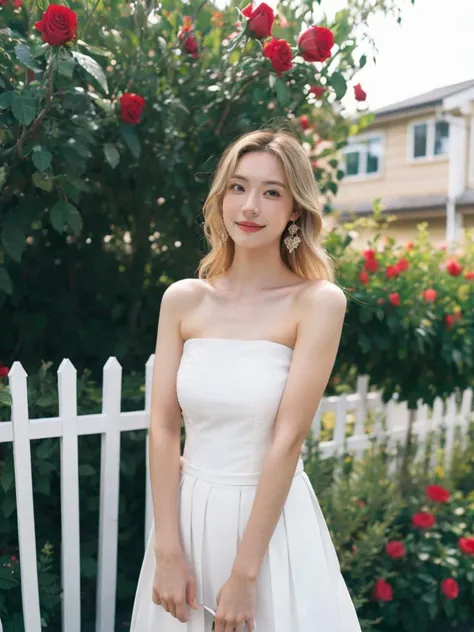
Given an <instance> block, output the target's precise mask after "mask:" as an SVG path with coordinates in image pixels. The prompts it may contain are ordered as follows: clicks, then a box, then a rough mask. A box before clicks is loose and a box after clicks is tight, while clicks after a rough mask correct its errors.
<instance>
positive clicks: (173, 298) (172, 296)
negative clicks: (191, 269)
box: [161, 279, 206, 312]
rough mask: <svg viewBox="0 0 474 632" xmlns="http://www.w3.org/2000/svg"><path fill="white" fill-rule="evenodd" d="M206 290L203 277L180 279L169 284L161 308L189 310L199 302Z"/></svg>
mask: <svg viewBox="0 0 474 632" xmlns="http://www.w3.org/2000/svg"><path fill="white" fill-rule="evenodd" d="M205 292H206V285H205V283H204V282H203V281H202V280H201V279H180V280H179V281H175V282H174V283H172V284H171V285H169V286H168V287H167V288H166V290H165V291H164V293H163V297H162V299H161V309H166V310H173V311H179V312H181V311H182V310H188V309H189V308H190V307H193V306H195V305H196V304H197V303H199V302H200V301H201V299H202V297H203V296H204V293H205Z"/></svg>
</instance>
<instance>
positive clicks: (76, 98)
mask: <svg viewBox="0 0 474 632" xmlns="http://www.w3.org/2000/svg"><path fill="white" fill-rule="evenodd" d="M86 107H87V97H86V96H85V95H84V94H69V93H68V94H66V96H65V97H64V101H63V108H64V109H65V110H72V111H73V112H84V110H85V109H86Z"/></svg>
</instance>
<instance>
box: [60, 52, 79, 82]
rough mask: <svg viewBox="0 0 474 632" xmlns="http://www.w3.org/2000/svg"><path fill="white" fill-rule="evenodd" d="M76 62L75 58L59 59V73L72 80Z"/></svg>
mask: <svg viewBox="0 0 474 632" xmlns="http://www.w3.org/2000/svg"><path fill="white" fill-rule="evenodd" d="M75 67H76V62H75V60H74V58H73V57H69V58H62V59H58V64H57V69H58V73H59V74H60V75H62V76H63V77H66V79H72V76H73V74H74V68H75Z"/></svg>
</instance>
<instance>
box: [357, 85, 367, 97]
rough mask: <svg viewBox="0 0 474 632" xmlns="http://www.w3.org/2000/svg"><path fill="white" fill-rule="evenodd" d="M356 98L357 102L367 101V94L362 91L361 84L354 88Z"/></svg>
mask: <svg viewBox="0 0 474 632" xmlns="http://www.w3.org/2000/svg"><path fill="white" fill-rule="evenodd" d="M354 96H355V100H356V101H365V100H366V99H367V94H366V93H365V92H364V91H363V90H362V86H361V85H360V83H358V84H357V85H356V86H354Z"/></svg>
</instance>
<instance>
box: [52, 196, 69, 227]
mask: <svg viewBox="0 0 474 632" xmlns="http://www.w3.org/2000/svg"><path fill="white" fill-rule="evenodd" d="M67 205H68V203H67V202H66V201H65V200H59V201H58V202H56V204H55V205H54V206H53V208H52V209H51V211H50V213H49V217H50V220H51V224H52V226H53V228H54V229H55V230H57V231H58V233H62V232H63V229H64V224H65V223H66V216H67Z"/></svg>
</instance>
